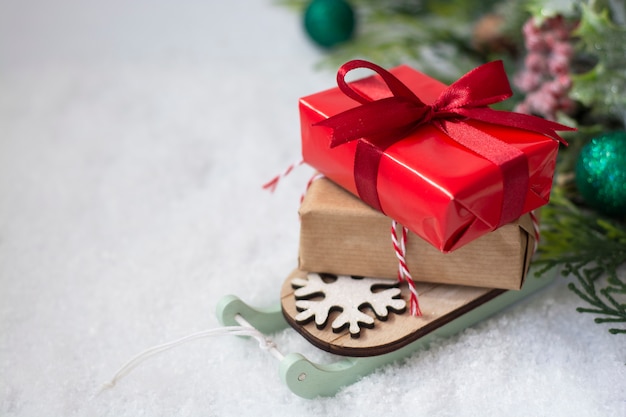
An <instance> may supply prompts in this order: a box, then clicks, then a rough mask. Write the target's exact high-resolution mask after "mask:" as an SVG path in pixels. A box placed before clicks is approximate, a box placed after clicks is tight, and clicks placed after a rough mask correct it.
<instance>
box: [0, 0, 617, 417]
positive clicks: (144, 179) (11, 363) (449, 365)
mask: <svg viewBox="0 0 626 417" xmlns="http://www.w3.org/2000/svg"><path fill="white" fill-rule="evenodd" d="M321 56H322V55H321V53H320V51H318V50H317V49H316V48H314V47H312V46H311V45H310V44H309V43H308V42H307V40H306V39H305V37H304V35H303V34H302V32H301V28H300V22H299V16H298V15H297V14H294V13H292V12H290V11H288V10H286V9H283V8H279V7H277V6H275V5H273V4H272V3H271V2H270V0H266V1H262V0H257V1H253V0H246V1H243V0H240V1H212V0H205V1H187V2H170V1H165V0H155V1H148V0H141V1H121V0H114V1H106V2H105V1H79V0H74V1H69V0H64V1H55V2H47V1H43V0H41V1H29V0H27V1H19V2H17V1H15V2H6V1H5V2H2V3H0V415H2V416H231V415H232V416H247V415H250V416H261V415H264V416H295V415H299V416H342V417H349V416H365V415H373V416H380V415H392V414H393V415H408V416H429V417H432V416H568V417H570V416H587V417H589V416H602V417H606V416H624V415H626V367H625V363H626V350H625V349H624V347H625V346H626V339H624V336H612V335H610V334H609V333H608V332H607V331H606V330H607V327H606V326H601V325H597V324H594V323H593V320H592V319H593V317H592V316H590V315H581V314H578V313H576V311H575V308H576V307H577V306H579V305H580V302H579V300H578V298H577V297H576V296H575V295H573V294H572V293H571V292H570V291H569V290H567V288H566V287H565V285H566V280H565V279H563V278H559V280H557V282H556V284H555V285H553V286H552V287H550V288H548V289H547V290H545V291H543V292H542V293H541V294H539V295H537V296H536V297H533V298H532V299H530V300H528V301H526V302H524V303H522V304H519V305H517V306H515V307H514V308H512V309H509V310H507V311H505V312H503V313H500V314H498V315H497V316H495V317H493V318H492V319H490V320H487V321H485V322H483V323H481V324H479V325H477V326H475V327H473V328H471V329H468V330H466V331H464V332H462V333H460V334H459V335H457V336H454V337H452V338H449V339H447V340H440V341H438V342H436V343H435V344H434V345H432V346H431V348H430V349H429V350H427V351H422V352H419V353H416V354H414V355H413V356H411V357H409V358H408V359H407V360H406V361H405V362H403V363H401V364H394V365H390V366H387V367H385V368H383V369H381V370H379V371H377V372H375V373H374V374H371V375H369V376H367V377H365V378H364V379H362V380H361V381H360V382H358V383H356V384H354V385H351V386H349V387H347V388H346V389H344V390H343V391H341V392H340V393H339V394H338V395H337V396H335V397H334V398H324V399H314V400H305V399H302V398H300V397H297V396H295V395H294V394H292V393H291V391H289V390H288V389H287V387H286V386H284V385H283V384H282V382H281V381H280V379H279V376H278V363H277V361H276V360H275V359H274V358H273V357H272V356H270V355H268V354H267V352H263V351H261V350H260V349H258V347H257V345H256V343H254V342H253V341H250V340H245V339H240V338H235V337H231V336H225V337H221V338H213V339H205V340H202V341H196V342H193V343H190V344H188V345H184V346H180V347H178V348H177V349H174V350H172V351H169V352H167V353H163V354H162V355H161V356H157V357H155V358H153V359H151V360H149V361H147V362H145V363H144V364H142V365H141V366H140V367H138V368H137V369H136V370H135V371H134V372H132V373H130V374H129V375H128V376H127V377H126V378H125V379H122V380H121V381H120V382H119V383H118V385H117V386H115V387H114V388H113V389H111V390H108V391H105V392H103V393H101V394H100V395H96V393H97V391H98V389H99V388H100V386H101V384H102V383H104V382H106V381H107V380H108V379H109V378H110V377H111V376H112V375H113V373H114V372H115V371H116V370H117V368H118V367H119V366H120V365H122V364H123V363H124V362H125V361H126V360H128V359H129V358H130V357H132V356H133V355H134V354H136V353H138V352H139V351H141V350H143V349H145V348H148V347H150V346H153V345H156V344H160V343H162V342H166V341H168V340H172V339H176V338H178V337H181V336H184V335H186V334H188V333H191V332H194V331H198V330H203V329H209V328H215V327H219V323H218V322H217V320H216V318H215V314H214V310H215V307H216V304H217V303H218V300H219V299H220V298H221V297H222V296H224V295H226V294H236V295H238V296H240V297H241V298H242V299H244V300H245V301H247V302H249V303H250V304H253V305H257V306H267V305H270V304H272V303H275V302H277V301H278V295H279V289H280V285H281V284H282V282H283V280H284V279H285V278H286V275H287V274H288V273H289V272H290V271H291V270H292V269H293V268H294V267H295V265H296V254H297V239H298V219H297V215H296V210H297V206H298V201H299V197H300V194H301V192H302V190H303V186H304V184H305V182H306V180H307V178H308V176H309V175H310V174H311V170H310V169H309V168H308V167H302V168H300V169H299V170H297V171H296V172H295V173H294V174H293V175H292V176H291V177H290V179H289V180H287V181H284V182H283V183H282V184H281V186H280V187H279V189H278V190H277V192H276V193H274V194H269V193H267V192H265V191H263V190H261V187H260V185H261V184H262V183H263V182H264V181H265V180H267V179H269V178H271V177H272V176H273V175H274V174H276V173H278V172H280V171H281V170H282V169H283V168H285V167H286V166H287V165H288V164H290V163H292V162H294V161H297V160H298V158H299V125H298V113H297V99H298V98H299V97H300V96H302V95H305V94H309V93H312V92H315V91H318V90H321V89H325V88H328V87H330V86H332V85H333V82H334V74H333V73H332V72H331V71H318V70H316V69H315V68H314V67H315V64H316V63H318V62H319V61H320V59H321ZM274 337H275V340H276V342H277V343H278V345H279V346H280V347H281V349H282V350H284V351H287V352H289V351H294V352H301V353H304V354H305V355H307V356H309V357H311V358H312V359H320V358H321V359H325V358H326V356H325V355H323V354H321V353H320V352H319V351H317V350H316V349H315V348H313V347H312V346H310V345H309V344H308V343H307V342H305V341H304V340H303V339H302V338H301V337H300V336H299V335H298V334H296V333H295V332H294V331H293V330H290V329H287V330H285V331H283V332H281V333H278V334H276V335H275V336H274Z"/></svg>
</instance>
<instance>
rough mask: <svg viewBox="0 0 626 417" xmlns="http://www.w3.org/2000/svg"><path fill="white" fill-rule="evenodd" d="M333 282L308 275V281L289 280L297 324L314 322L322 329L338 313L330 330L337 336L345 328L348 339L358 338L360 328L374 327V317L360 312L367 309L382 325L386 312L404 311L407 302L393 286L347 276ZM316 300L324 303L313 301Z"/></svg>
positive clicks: (369, 279)
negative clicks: (330, 316) (332, 314)
mask: <svg viewBox="0 0 626 417" xmlns="http://www.w3.org/2000/svg"><path fill="white" fill-rule="evenodd" d="M333 278H335V279H327V280H325V279H323V278H322V277H321V276H320V275H319V274H314V273H310V274H308V276H307V278H294V279H292V280H291V285H292V286H293V287H294V288H297V289H296V291H295V292H294V295H295V297H296V300H297V301H296V308H297V309H298V311H300V313H299V314H298V315H296V317H295V320H296V322H297V323H299V324H306V323H308V322H310V321H311V320H313V319H315V324H316V326H317V327H318V328H319V329H322V328H324V327H325V326H326V323H327V322H328V318H329V315H330V313H331V312H333V311H340V312H341V313H340V314H339V315H338V316H337V318H335V320H333V322H332V324H331V328H332V330H333V331H334V332H340V331H342V330H343V329H345V328H346V327H348V329H349V331H350V336H352V337H359V335H360V333H361V328H362V327H366V328H372V327H374V317H372V316H371V315H369V314H366V313H365V312H363V311H362V310H361V309H363V308H365V307H369V308H370V309H371V310H372V311H373V312H374V314H375V315H376V318H377V319H379V320H382V321H384V320H386V319H387V318H388V316H389V311H392V312H394V313H398V314H401V313H403V312H404V311H405V310H406V301H405V300H404V299H402V298H401V297H400V293H401V291H400V288H398V287H397V283H396V282H393V281H390V280H382V279H381V280H378V279H373V278H354V277H350V276H346V275H339V276H337V277H333ZM381 288H382V290H379V289H381ZM318 296H323V299H322V300H313V299H312V298H315V297H318Z"/></svg>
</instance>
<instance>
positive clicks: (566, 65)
mask: <svg viewBox="0 0 626 417" xmlns="http://www.w3.org/2000/svg"><path fill="white" fill-rule="evenodd" d="M573 29H574V25H572V24H571V23H569V22H567V21H566V20H565V19H564V18H563V17H562V16H558V15H557V16H554V17H551V18H549V19H546V20H543V21H542V22H541V24H537V21H536V19H535V18H530V19H529V20H528V21H527V22H526V23H525V24H524V26H523V29H522V31H523V34H524V43H525V45H526V50H527V54H526V57H525V59H524V68H523V69H522V70H521V71H520V72H519V73H518V74H517V75H516V77H515V79H514V83H515V85H516V86H517V88H519V89H520V90H521V91H522V92H524V93H525V94H526V97H525V99H524V101H523V102H521V103H520V104H518V106H517V107H516V109H515V110H516V111H518V112H520V113H526V114H535V115H538V116H542V117H544V118H546V119H548V120H556V117H557V113H558V112H564V113H570V112H572V111H573V110H574V107H575V103H574V101H573V100H572V99H571V98H570V97H569V95H568V94H569V91H570V89H571V88H572V78H571V77H570V62H571V60H572V57H573V55H574V48H573V46H572V36H571V34H572V30H573Z"/></svg>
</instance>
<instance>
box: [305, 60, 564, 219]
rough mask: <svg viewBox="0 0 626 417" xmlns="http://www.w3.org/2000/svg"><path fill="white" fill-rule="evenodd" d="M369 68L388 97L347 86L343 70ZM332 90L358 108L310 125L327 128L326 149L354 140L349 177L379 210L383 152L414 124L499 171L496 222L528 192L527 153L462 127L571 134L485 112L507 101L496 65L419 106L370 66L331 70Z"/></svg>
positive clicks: (537, 121)
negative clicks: (473, 123)
mask: <svg viewBox="0 0 626 417" xmlns="http://www.w3.org/2000/svg"><path fill="white" fill-rule="evenodd" d="M356 68H367V69H370V70H372V71H374V72H376V73H377V74H378V75H380V77H381V78H382V79H383V81H384V82H385V84H386V85H387V87H388V88H389V91H390V92H391V93H392V96H391V97H387V98H383V99H380V100H372V99H371V98H369V97H368V96H367V95H365V94H363V93H361V92H359V91H357V90H355V89H353V88H352V87H351V86H350V85H349V84H348V83H347V82H346V80H345V76H346V74H347V73H348V72H350V71H352V70H354V69H356ZM337 85H338V86H339V89H340V90H341V91H342V92H343V93H344V94H345V95H347V96H348V97H350V98H352V99H354V100H356V101H357V102H359V103H361V105H360V106H358V107H355V108H352V109H349V110H346V111H344V112H342V113H339V114H337V115H334V116H331V117H329V118H328V119H326V120H323V121H321V122H319V123H316V124H315V125H319V126H326V127H330V128H332V129H333V135H332V138H331V142H330V147H331V148H334V147H336V146H340V145H342V144H345V143H347V142H350V141H353V140H358V142H357V148H356V154H355V162H354V179H355V183H356V188H357V193H358V194H359V197H360V198H361V199H362V200H363V201H365V202H366V203H368V204H369V205H370V206H372V207H374V208H376V209H378V210H379V211H381V212H382V211H383V210H382V207H381V205H380V200H379V198H378V187H377V178H378V166H379V164H380V159H381V156H382V154H383V153H384V151H385V149H387V148H388V147H389V146H391V145H393V144H394V143H396V142H398V141H399V140H401V139H402V138H404V137H406V136H407V135H408V134H409V133H411V132H412V131H414V130H415V129H417V128H418V127H420V126H423V125H425V124H431V125H432V126H434V127H436V128H437V129H439V130H441V131H442V132H444V133H445V134H446V135H448V136H449V137H451V138H452V139H453V140H455V141H457V142H458V143H459V144H461V145H463V146H465V147H466V148H468V149H470V150H472V151H473V152H475V153H477V154H478V155H480V156H482V157H483V158H485V159H487V160H488V161H490V162H492V163H494V164H496V165H497V166H498V167H499V169H500V170H501V172H502V178H503V182H504V184H503V199H502V210H501V216H500V220H499V224H498V226H500V225H503V224H506V223H509V222H511V221H513V220H515V219H517V218H518V217H519V216H520V215H521V214H522V211H523V206H524V200H525V197H526V193H527V190H528V181H529V174H528V162H527V160H526V155H525V154H524V153H523V152H522V151H520V150H519V149H517V148H516V147H514V146H512V145H509V144H507V143H505V142H503V141H501V140H500V139H498V138H496V137H494V136H491V135H490V134H488V133H486V132H484V131H482V130H479V129H477V128H475V127H473V126H471V125H469V124H467V123H465V122H466V121H467V120H476V121H481V122H486V123H491V124H496V125H500V126H508V127H514V128H518V129H525V130H528V131H532V132H535V133H540V134H543V135H546V136H549V137H551V138H553V139H555V140H558V141H559V142H561V143H563V144H565V145H567V143H566V142H565V141H564V140H563V139H562V138H561V137H560V136H559V135H558V134H557V133H556V131H557V130H575V129H573V128H570V127H568V126H564V125H562V124H559V123H555V122H551V121H549V120H545V119H542V118H539V117H535V116H530V115H526V114H520V113H514V112H507V111H498V110H493V109H490V108H489V107H487V106H488V105H490V104H493V103H497V102H500V101H502V100H505V99H506V98H508V97H510V96H511V95H512V91H511V88H510V86H509V82H508V79H507V76H506V73H505V71H504V66H503V65H502V62H501V61H494V62H490V63H487V64H484V65H482V66H480V67H478V68H475V69H474V70H472V71H470V72H468V73H467V74H465V75H464V76H463V77H461V78H460V79H459V80H458V81H456V82H455V83H453V84H452V85H450V86H449V87H447V88H446V89H445V90H444V91H443V92H442V93H441V94H440V95H439V97H438V98H437V100H435V102H434V103H433V104H431V105H428V104H425V103H423V102H422V101H421V100H420V99H419V98H418V97H417V96H416V95H415V94H414V93H413V92H412V91H411V90H410V89H409V88H408V87H407V86H406V85H404V84H403V83H402V82H401V81H400V80H399V79H397V78H396V77H395V76H394V75H393V74H391V73H390V72H388V71H387V70H385V69H383V68H382V67H380V66H378V65H376V64H373V63H371V62H368V61H363V60H354V61H349V62H347V63H345V64H344V65H342V66H341V68H339V71H338V72H337Z"/></svg>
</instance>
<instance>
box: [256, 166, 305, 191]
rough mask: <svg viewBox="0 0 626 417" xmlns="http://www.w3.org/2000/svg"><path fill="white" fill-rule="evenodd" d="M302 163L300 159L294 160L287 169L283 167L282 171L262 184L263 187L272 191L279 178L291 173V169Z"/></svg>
mask: <svg viewBox="0 0 626 417" xmlns="http://www.w3.org/2000/svg"><path fill="white" fill-rule="evenodd" d="M302 164H304V160H302V159H301V160H300V161H298V162H294V163H293V164H291V165H289V166H288V167H287V169H285V170H284V171H283V172H282V173H280V174H278V175H276V176H275V177H274V178H272V179H271V180H269V181H268V182H266V183H265V184H263V189H264V190H269V191H270V192H274V191H275V190H276V187H277V186H278V183H279V182H280V180H282V179H283V178H285V177H286V176H287V175H289V174H290V173H291V171H293V170H294V169H295V168H297V167H299V166H300V165H302Z"/></svg>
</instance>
